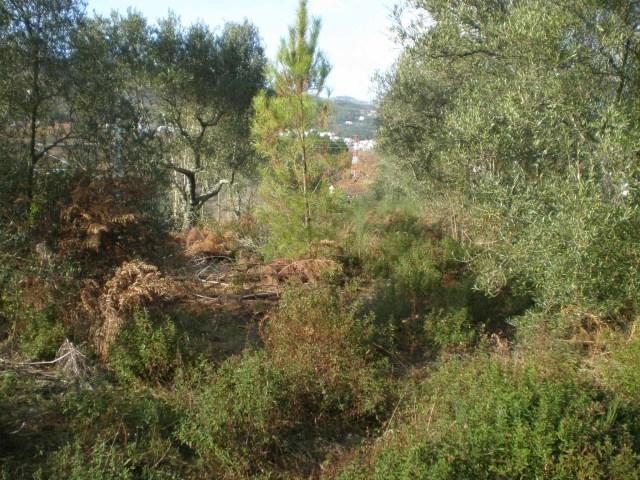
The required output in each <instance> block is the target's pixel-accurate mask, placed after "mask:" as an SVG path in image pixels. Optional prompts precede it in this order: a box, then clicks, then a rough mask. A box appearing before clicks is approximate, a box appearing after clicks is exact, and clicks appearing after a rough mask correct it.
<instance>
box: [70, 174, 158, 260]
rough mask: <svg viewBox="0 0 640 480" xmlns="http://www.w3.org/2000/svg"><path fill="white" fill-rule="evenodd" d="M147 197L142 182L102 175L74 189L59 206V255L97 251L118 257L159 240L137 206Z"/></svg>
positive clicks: (111, 256) (144, 185)
mask: <svg viewBox="0 0 640 480" xmlns="http://www.w3.org/2000/svg"><path fill="white" fill-rule="evenodd" d="M148 196H149V192H148V191H147V187H146V184H145V182H140V181H136V180H135V179H128V180H123V179H117V178H112V177H104V178H100V179H96V180H93V181H91V182H88V183H87V182H85V183H82V184H81V185H79V186H78V187H76V188H75V190H74V191H73V193H72V195H71V201H70V203H69V204H68V205H66V206H64V208H63V209H62V214H61V217H62V226H61V227H62V235H61V239H60V242H59V246H60V253H61V254H62V255H69V254H71V255H77V254H78V253H80V254H82V253H94V254H95V253H100V254H103V255H104V256H105V257H109V258H116V259H121V258H122V257H124V256H126V254H129V253H131V252H132V251H134V250H135V247H136V246H142V245H144V246H147V247H148V246H152V245H154V244H155V243H157V242H158V239H157V238H155V234H154V232H152V231H151V230H152V229H150V228H149V226H148V225H147V223H148V222H147V216H146V214H145V213H143V212H144V211H143V209H141V208H140V206H141V205H144V199H145V198H147V197H148Z"/></svg>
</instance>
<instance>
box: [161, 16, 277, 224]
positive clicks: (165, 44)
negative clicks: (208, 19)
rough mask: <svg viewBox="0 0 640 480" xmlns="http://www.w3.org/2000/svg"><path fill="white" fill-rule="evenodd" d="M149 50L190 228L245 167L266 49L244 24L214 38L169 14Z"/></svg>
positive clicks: (169, 159)
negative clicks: (185, 25)
mask: <svg viewBox="0 0 640 480" xmlns="http://www.w3.org/2000/svg"><path fill="white" fill-rule="evenodd" d="M151 49H152V58H153V62H152V63H153V65H152V69H151V72H150V73H151V76H152V89H153V90H152V91H153V94H154V97H155V100H156V105H155V107H156V114H157V120H156V121H157V123H158V124H159V125H160V127H159V128H160V130H161V135H162V138H163V139H164V141H165V144H164V148H165V153H166V154H165V158H164V161H165V163H166V166H167V167H168V168H169V169H170V170H172V171H173V172H174V173H175V174H176V177H175V178H176V185H177V186H178V187H179V191H180V192H181V194H182V197H183V200H184V204H185V206H186V224H187V225H192V224H193V223H194V222H195V221H196V220H197V218H198V213H199V211H200V209H201V207H202V206H203V205H204V204H205V203H206V202H207V201H209V200H210V199H212V198H214V197H216V196H217V195H218V194H219V193H220V191H221V189H222V188H223V186H224V185H227V184H231V183H233V182H234V180H235V176H236V175H237V174H238V173H239V172H240V171H241V169H243V168H246V167H248V166H249V164H250V163H251V162H250V160H251V159H252V158H253V150H252V148H251V144H250V140H249V138H250V135H249V128H250V120H251V115H252V100H253V98H254V96H255V95H256V93H257V92H258V91H259V89H260V88H262V87H263V84H264V68H265V65H266V60H265V56H264V50H263V47H262V45H261V43H260V39H259V36H258V32H257V30H256V29H255V27H253V26H252V25H250V24H248V23H246V22H245V23H243V24H232V23H230V24H227V25H225V26H224V28H223V29H222V31H221V32H219V33H215V32H212V31H211V30H209V28H208V27H206V26H204V25H200V24H196V25H192V26H190V27H188V28H183V27H182V26H181V25H180V24H179V22H178V20H177V19H176V18H175V17H173V16H170V17H169V18H167V19H166V20H164V21H161V22H160V24H159V27H158V28H157V30H156V31H155V32H154V35H153V37H152V42H151Z"/></svg>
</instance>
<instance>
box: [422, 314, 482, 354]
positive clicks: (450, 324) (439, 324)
mask: <svg viewBox="0 0 640 480" xmlns="http://www.w3.org/2000/svg"><path fill="white" fill-rule="evenodd" d="M425 331H426V334H427V338H428V339H430V340H431V341H432V342H433V344H434V345H435V346H437V347H439V348H449V349H459V348H464V347H465V346H468V345H471V344H472V343H473V342H474V340H475V339H476V337H477V334H478V331H477V328H474V326H473V325H472V324H471V319H470V318H469V313H468V312H467V309H466V308H462V309H460V310H458V311H456V312H452V313H445V312H443V311H442V310H441V311H438V312H433V313H431V314H429V315H427V317H426V319H425Z"/></svg>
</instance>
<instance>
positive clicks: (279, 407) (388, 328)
mask: <svg viewBox="0 0 640 480" xmlns="http://www.w3.org/2000/svg"><path fill="white" fill-rule="evenodd" d="M365 204H366V205H367V207H366V208H367V216H366V219H365V220H361V219H360V220H358V221H354V222H353V224H352V225H353V227H350V228H349V229H347V230H340V231H335V233H334V238H336V241H337V242H338V243H340V244H341V245H342V246H343V247H341V249H340V251H339V253H335V257H334V258H335V260H336V262H338V264H340V265H342V268H341V269H340V271H339V272H336V271H334V272H333V273H329V272H327V274H326V275H325V277H324V279H321V280H319V281H315V282H313V283H299V281H298V282H296V281H295V280H292V283H290V284H289V285H288V286H287V287H286V289H285V291H284V292H283V294H282V297H281V299H280V301H279V302H278V305H277V306H274V307H271V308H269V309H268V310H267V311H268V312H269V313H268V315H267V316H266V317H264V318H262V320H260V321H259V325H256V326H255V328H256V329H257V332H258V333H257V334H256V335H255V336H254V337H252V339H251V340H250V341H248V343H247V341H244V342H239V343H238V346H236V347H229V345H228V344H231V343H233V342H234V341H235V340H234V336H237V335H238V334H240V335H245V336H246V335H247V334H242V333H241V332H236V333H233V332H234V331H233V330H231V329H229V330H225V329H222V330H220V331H219V332H217V333H216V325H218V324H219V325H225V324H226V323H225V322H229V319H231V322H240V321H241V320H240V319H239V318H238V317H234V314H233V313H232V312H226V311H225V308H224V307H223V308H222V309H220V308H217V307H216V308H213V307H210V308H208V309H204V310H203V309H202V308H200V309H196V310H193V308H194V307H193V305H191V306H190V305H189V303H188V302H187V303H185V300H184V299H183V298H184V297H180V296H177V297H176V295H179V294H176V293H172V294H169V293H167V292H165V289H166V290H171V289H179V288H178V287H177V286H176V285H173V286H171V285H170V284H171V283H174V284H175V283H176V282H178V281H177V280H176V279H171V278H172V277H171V272H172V269H173V268H175V265H176V264H178V263H179V262H177V261H176V260H175V259H174V260H170V261H168V263H166V264H165V266H164V267H163V270H162V273H159V272H158V271H157V270H156V269H152V268H146V267H143V266H142V265H137V264H126V262H125V264H124V265H123V266H121V267H118V268H116V269H115V270H113V269H112V270H110V272H111V273H108V274H105V276H104V277H103V280H99V278H98V277H94V278H96V280H93V281H94V282H96V283H98V282H106V283H105V286H104V287H103V288H102V290H101V289H100V288H97V287H94V295H96V297H95V298H94V301H95V302H96V304H97V305H98V307H97V308H98V310H95V308H96V307H95V306H94V310H92V312H93V314H94V315H98V317H96V318H93V319H90V318H89V317H87V311H86V310H83V311H82V312H84V313H82V312H76V313H75V314H71V313H70V312H62V311H61V309H62V308H64V307H63V305H64V303H63V304H61V303H60V299H59V298H57V297H56V296H55V292H49V293H48V292H47V291H46V289H42V287H41V286H40V284H39V283H37V282H36V283H33V282H34V281H33V280H31V281H29V280H28V279H29V278H33V275H34V274H35V272H37V274H38V278H39V279H41V281H43V282H45V283H46V279H48V278H57V277H56V276H57V275H60V270H59V269H57V268H53V267H52V266H43V265H36V264H34V265H33V270H32V271H31V270H27V271H20V272H18V271H14V272H12V273H11V274H8V273H7V274H5V275H8V277H7V283H6V284H5V285H8V286H11V285H20V287H19V289H14V288H18V287H9V288H7V287H5V288H4V289H3V296H2V302H3V303H2V315H3V318H4V319H6V320H7V322H6V323H5V325H8V326H9V327H8V328H5V331H4V332H3V335H4V340H3V352H5V355H7V354H10V355H11V356H12V358H14V359H17V358H19V359H22V360H27V361H35V360H49V359H52V358H54V357H55V355H56V351H57V348H58V347H59V346H60V344H61V343H62V340H64V338H70V339H71V340H72V341H73V342H74V343H76V344H77V345H78V346H79V348H80V350H81V351H82V352H84V354H85V355H87V356H88V360H89V362H88V363H89V364H90V367H89V368H90V370H91V372H90V374H89V375H88V376H85V377H82V378H75V379H74V378H70V377H66V376H65V375H64V374H63V373H60V374H55V373H54V372H55V370H51V369H49V370H44V371H37V370H34V371H30V369H33V368H36V367H34V366H31V367H29V366H26V365H25V366H23V367H19V366H14V367H13V368H3V372H2V386H1V389H0V392H1V396H0V406H1V408H0V411H1V412H2V413H1V414H0V421H1V422H2V429H3V431H4V432H5V434H4V438H5V439H6V440H5V441H4V442H3V444H2V447H1V448H2V450H1V452H0V455H1V456H2V458H3V467H2V468H3V469H4V470H3V474H4V476H5V477H6V478H31V477H33V478H77V479H83V478H88V477H91V476H95V477H99V478H198V477H200V478H201V477H221V478H291V477H295V478H306V477H307V476H314V477H322V476H324V477H327V478H334V477H336V478H343V479H347V478H381V479H382V478H385V479H386V478H470V479H471V478H505V479H506V478H540V477H548V478H621V479H622V478H625V479H626V478H635V476H634V475H637V471H638V470H637V467H638V462H639V460H640V459H639V458H638V455H637V452H638V447H639V442H640V428H639V426H638V423H637V421H636V418H637V414H638V408H640V403H638V397H637V392H638V391H639V389H640V384H639V382H640V379H639V378H638V376H637V374H636V369H635V367H634V365H635V363H637V361H638V355H640V348H639V345H640V343H639V342H638V339H637V337H636V336H635V334H634V332H633V331H631V332H629V331H627V330H624V329H620V328H618V327H616V326H615V325H605V324H603V323H598V322H597V321H596V320H595V319H594V320H593V321H592V322H591V323H590V322H589V321H588V318H583V317H581V316H580V315H581V314H580V312H570V311H565V312H564V313H563V315H564V318H560V317H557V318H556V319H555V320H553V321H551V320H552V319H551V318H550V317H547V318H546V320H547V321H546V322H545V321H539V320H538V321H534V320H532V318H531V317H532V316H536V315H539V314H536V313H534V312H535V309H532V306H533V304H532V300H531V299H530V298H527V297H522V296H520V297H518V296H515V295H514V294H513V293H510V292H509V291H508V290H507V291H504V292H502V293H501V294H500V295H498V296H495V297H489V296H486V295H485V294H483V293H481V292H480V291H478V290H476V289H475V288H474V285H475V275H474V273H473V271H472V270H470V269H469V265H468V262H466V261H465V255H467V254H468V252H466V251H465V248H464V247H463V246H462V245H461V244H459V243H458V242H456V241H455V240H453V239H452V238H450V237H449V236H447V235H446V234H445V233H444V231H443V230H442V228H441V227H439V226H438V225H437V224H433V223H429V222H428V221H427V220H426V219H425V217H421V216H419V215H417V214H416V213H415V210H414V211H413V212H412V210H413V209H412V208H410V207H409V206H407V208H404V209H402V208H399V206H398V204H397V202H391V203H390V202H389V198H388V197H386V196H384V197H379V198H378V199H376V194H375V192H374V193H372V194H371V196H369V197H367V198H363V199H361V200H358V201H356V202H355V203H353V204H352V205H351V208H352V211H353V212H354V215H356V216H357V217H358V218H360V215H361V213H362V210H363V209H364V208H365V207H364V205H365ZM391 204H393V207H390V205H391ZM372 205H374V207H373V208H371V206H372ZM227 236H229V235H227ZM167 238H168V237H167ZM167 241H169V240H167ZM365 242H366V243H367V244H368V247H367V248H366V249H364V248H363V247H362V246H363V244H364V243H365ZM173 248H175V247H173ZM334 251H336V250H335V248H334ZM363 251H365V252H366V254H362V253H361V252H363ZM125 265H131V266H127V267H125ZM145 268H146V270H145ZM140 269H142V270H140ZM140 271H142V272H146V273H140ZM181 271H184V268H182V269H181ZM132 272H138V273H135V274H134V273H132ZM175 273H176V272H174V274H175ZM66 275H67V278H68V284H69V285H72V284H73V281H72V278H74V277H73V274H71V273H66ZM79 275H83V274H79ZM112 275H115V276H114V277H113V278H111V279H110V278H109V277H110V276H112ZM126 275H134V277H131V278H130V277H126V278H128V280H126V281H125V280H123V278H125V276H126ZM135 275H142V276H137V277H136V276H135ZM159 275H160V276H159ZM9 278H10V279H11V280H9ZM142 279H144V280H142ZM76 281H77V282H78V281H79V282H80V284H79V285H82V282H83V281H84V282H85V283H86V280H81V278H78V280H76ZM30 282H31V283H30ZM178 283H179V282H178ZM132 285H134V286H136V288H137V289H141V291H140V292H137V294H139V295H142V297H136V296H135V295H136V293H135V292H136V291H134V290H131V286H132ZM116 287H117V288H116ZM69 288H70V291H72V289H71V287H69ZM85 288H86V287H85ZM96 288H97V293H95V289H96ZM145 289H146V290H145ZM100 291H102V292H103V293H102V294H100ZM105 292H107V293H110V294H111V295H112V297H113V298H112V297H108V298H109V301H110V302H111V303H104V302H105V301H106V298H107V297H105V295H106V293H105ZM116 292H120V295H122V297H118V296H117V295H116ZM79 295H80V296H82V295H85V297H86V296H87V295H88V292H87V291H86V290H85V291H84V292H80V293H79ZM127 295H130V296H131V297H128V296H127ZM27 299H32V300H30V302H31V304H29V305H28V306H27V304H25V302H26V301H27ZM123 299H126V300H123ZM134 299H135V301H134ZM36 300H37V301H36ZM84 301H85V302H88V301H89V300H88V299H87V298H85V299H84ZM114 302H115V303H114ZM118 302H120V303H118ZM122 302H125V303H126V302H131V303H130V304H126V305H125V303H122ZM121 303H122V305H123V307H122V308H121V309H118V310H117V317H118V318H119V319H120V321H121V322H122V324H121V325H119V327H118V331H117V332H116V333H115V334H114V338H113V339H112V343H110V344H109V347H108V350H107V353H106V354H105V353H104V351H103V350H100V348H99V347H100V340H96V338H98V339H103V337H100V335H99V334H98V335H97V337H96V332H100V331H101V330H100V325H102V326H103V327H104V325H105V323H107V322H108V321H109V318H110V317H109V315H103V316H102V317H100V315H99V313H96V312H97V311H99V308H100V307H99V306H100V305H112V306H113V305H116V304H117V305H120V304H121ZM80 310H82V309H80ZM83 315H84V316H83ZM79 317H81V318H82V319H83V320H84V321H85V322H89V323H92V324H93V325H92V326H86V328H78V327H77V325H74V323H76V322H78V321H79V320H78V318H79ZM225 318H226V320H225ZM516 325H518V326H520V327H519V328H517V329H516V327H515V326H516ZM559 325H560V326H559ZM243 328H246V327H241V329H243ZM247 338H248V337H247ZM245 340H246V339H245ZM102 341H104V339H103V340H102ZM96 342H97V343H96ZM225 342H227V345H225ZM243 344H244V345H245V346H244V347H243V346H242V345H243ZM101 352H102V353H101ZM14 365H15V363H14ZM6 366H7V367H8V365H6ZM89 385H90V387H89ZM32 458H33V459H34V460H33V461H32V460H31V459H32Z"/></svg>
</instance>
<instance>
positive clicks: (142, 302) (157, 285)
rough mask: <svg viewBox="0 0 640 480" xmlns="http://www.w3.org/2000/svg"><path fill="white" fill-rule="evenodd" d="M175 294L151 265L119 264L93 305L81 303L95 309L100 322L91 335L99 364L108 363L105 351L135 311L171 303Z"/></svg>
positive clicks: (141, 263)
mask: <svg viewBox="0 0 640 480" xmlns="http://www.w3.org/2000/svg"><path fill="white" fill-rule="evenodd" d="M179 290H180V289H179V287H178V286H177V285H176V284H175V283H174V282H171V281H170V280H169V279H167V278H165V277H163V276H162V274H161V273H160V272H159V271H158V268H157V267H155V266H154V265H148V264H146V263H143V262H141V261H140V260H134V261H131V262H125V263H123V264H122V265H121V266H120V267H119V268H118V269H117V270H116V272H115V274H114V275H113V277H112V278H111V279H110V280H109V281H107V283H106V284H105V286H104V288H103V289H102V293H101V295H100V297H99V298H98V300H97V303H96V302H95V301H91V300H89V299H88V298H87V299H86V300H85V303H86V305H87V306H88V307H89V308H91V307H92V306H96V305H97V307H98V310H99V315H100V317H101V318H102V320H103V321H102V325H101V326H100V327H99V328H98V330H97V331H96V334H95V346H96V350H97V352H98V354H99V355H100V357H101V358H102V360H105V361H106V360H107V359H108V354H109V347H110V346H111V344H112V343H113V342H114V341H115V339H116V338H117V337H118V334H119V333H120V331H121V329H122V327H123V326H124V324H125V322H126V321H127V320H128V319H130V318H131V315H132V313H133V312H134V311H135V310H136V309H140V308H144V307H147V306H150V305H156V304H159V303H163V302H167V301H170V300H172V299H175V298H176V297H177V296H178V295H179Z"/></svg>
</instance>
